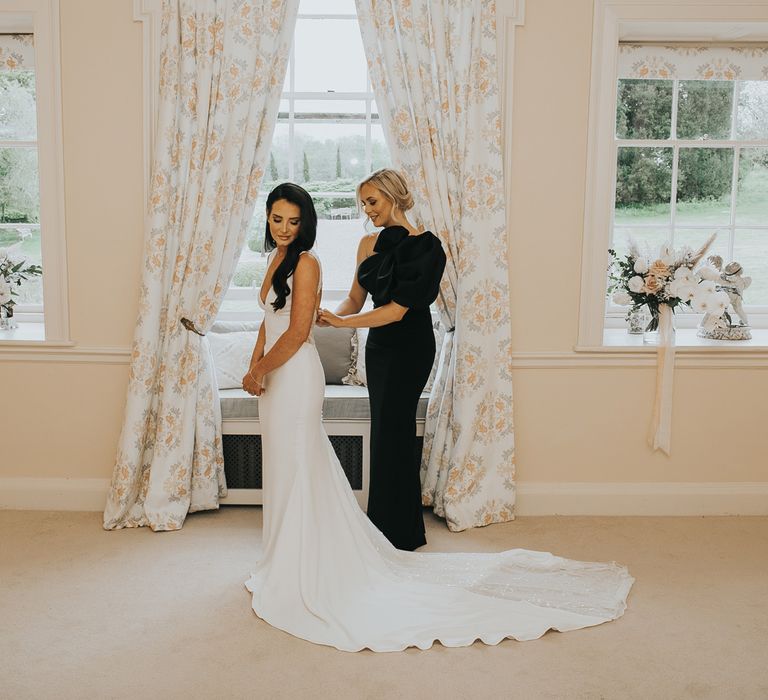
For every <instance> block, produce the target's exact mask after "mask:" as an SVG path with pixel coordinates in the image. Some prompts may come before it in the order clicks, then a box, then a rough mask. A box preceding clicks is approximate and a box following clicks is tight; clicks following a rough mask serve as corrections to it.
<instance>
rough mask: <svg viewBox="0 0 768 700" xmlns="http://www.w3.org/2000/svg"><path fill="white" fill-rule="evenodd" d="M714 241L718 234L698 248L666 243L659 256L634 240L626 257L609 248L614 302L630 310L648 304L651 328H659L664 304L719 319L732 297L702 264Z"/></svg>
mask: <svg viewBox="0 0 768 700" xmlns="http://www.w3.org/2000/svg"><path fill="white" fill-rule="evenodd" d="M714 240H715V234H712V235H711V236H710V237H709V239H708V240H707V242H706V243H705V244H704V245H703V246H702V247H701V248H700V249H699V250H696V251H694V250H692V249H691V248H689V247H687V246H685V247H682V248H680V249H679V250H675V249H674V248H672V246H671V245H670V244H668V243H665V244H664V245H663V246H661V249H660V250H659V254H658V255H657V256H653V255H649V254H643V253H641V252H640V249H639V248H638V246H637V244H636V243H635V242H634V241H631V242H630V246H629V252H628V253H627V254H626V255H625V256H623V257H620V256H619V255H618V254H617V253H616V251H615V250H613V249H610V250H609V251H608V253H609V255H610V256H611V263H610V265H609V268H608V280H609V283H608V294H610V295H612V299H613V302H614V303H615V304H618V305H619V306H630V307H631V310H635V309H639V308H640V307H641V306H643V305H645V306H647V307H648V310H649V311H650V313H651V321H650V323H649V324H648V327H647V328H646V330H648V331H654V330H656V329H657V328H658V327H659V307H660V306H661V305H662V304H664V305H666V306H668V307H669V308H670V309H671V310H672V311H673V312H674V310H675V309H676V308H677V307H678V306H680V305H681V304H685V305H687V306H688V307H689V308H691V309H692V310H693V311H695V312H697V313H704V314H706V315H707V316H706V318H708V319H712V322H713V323H714V322H716V320H717V319H718V318H720V317H721V316H722V315H723V314H725V313H727V308H728V304H729V298H728V295H727V294H726V293H725V292H723V291H719V290H718V288H717V285H716V283H715V282H714V280H713V278H712V275H711V274H710V270H709V267H708V266H706V265H702V266H700V267H699V263H700V262H701V260H702V258H703V257H704V255H705V253H706V252H707V250H709V247H710V246H711V245H712V242H713V241H714ZM712 269H714V268H712Z"/></svg>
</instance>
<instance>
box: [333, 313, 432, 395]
mask: <svg viewBox="0 0 768 700" xmlns="http://www.w3.org/2000/svg"><path fill="white" fill-rule="evenodd" d="M432 328H433V330H434V332H435V348H436V351H435V361H434V363H433V364H432V370H431V371H430V373H429V379H427V384H426V386H425V387H424V391H426V392H429V391H431V390H432V386H433V385H434V383H435V376H436V375H437V365H438V364H439V362H440V350H441V349H442V347H443V338H445V328H444V327H443V324H442V323H440V321H435V323H434V324H433V326H432ZM369 330H370V329H369V328H358V329H357V332H356V333H355V335H354V336H353V338H352V367H351V368H350V371H349V374H348V375H347V376H346V377H344V379H342V380H341V383H342V384H351V385H355V386H368V380H367V377H366V375H365V343H366V341H367V340H368V331H369Z"/></svg>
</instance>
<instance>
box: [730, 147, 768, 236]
mask: <svg viewBox="0 0 768 700" xmlns="http://www.w3.org/2000/svg"><path fill="white" fill-rule="evenodd" d="M766 222H768V148H743V149H741V153H740V155H739V188H738V192H737V195H736V223H738V224H762V225H765V224H766Z"/></svg>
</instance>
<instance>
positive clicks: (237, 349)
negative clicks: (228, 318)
mask: <svg viewBox="0 0 768 700" xmlns="http://www.w3.org/2000/svg"><path fill="white" fill-rule="evenodd" d="M205 337H206V338H208V343H209V344H210V346H211V354H212V355H213V365H214V367H215V368H216V382H217V384H218V385H219V389H240V388H241V387H242V386H243V377H244V376H245V373H246V372H247V371H248V365H249V364H250V361H251V355H252V354H253V348H254V347H256V340H257V338H258V337H259V334H258V332H257V331H233V332H230V333H210V332H209V333H208V334H207V335H206V336H205Z"/></svg>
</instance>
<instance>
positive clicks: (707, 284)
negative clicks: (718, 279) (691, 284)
mask: <svg viewBox="0 0 768 700" xmlns="http://www.w3.org/2000/svg"><path fill="white" fill-rule="evenodd" d="M715 292H717V285H716V284H715V283H714V282H711V281H709V280H704V281H703V282H699V284H698V285H696V293H697V294H715Z"/></svg>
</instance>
